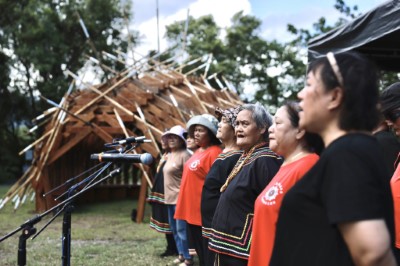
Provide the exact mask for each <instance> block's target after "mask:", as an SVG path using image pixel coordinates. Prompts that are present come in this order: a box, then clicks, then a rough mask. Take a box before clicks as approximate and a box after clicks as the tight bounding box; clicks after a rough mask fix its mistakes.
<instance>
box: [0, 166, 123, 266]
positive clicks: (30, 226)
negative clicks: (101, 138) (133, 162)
mask: <svg viewBox="0 0 400 266" xmlns="http://www.w3.org/2000/svg"><path fill="white" fill-rule="evenodd" d="M120 172H121V169H120V168H117V169H115V170H113V171H111V172H110V173H109V174H108V175H107V176H105V177H103V178H101V179H99V180H98V181H96V182H94V183H92V184H91V185H90V186H87V187H86V188H85V189H83V190H81V191H79V192H77V193H76V194H74V195H73V196H71V197H69V198H67V199H65V200H64V201H62V202H60V203H59V204H57V205H56V206H54V207H52V208H50V209H48V210H47V211H45V212H43V213H42V214H39V215H36V216H35V217H33V218H31V219H29V220H27V221H26V222H24V223H23V224H21V225H20V226H19V227H18V228H16V229H14V230H13V231H11V232H10V233H8V234H7V235H5V236H3V237H1V238H0V243H1V242H3V241H4V240H6V239H7V238H9V237H11V236H13V235H14V234H16V233H18V232H19V231H21V230H22V233H21V236H20V242H19V245H18V266H24V265H26V240H27V239H28V238H29V237H30V236H31V235H32V234H34V233H35V232H36V228H35V227H34V225H35V224H37V223H38V222H40V221H41V220H42V218H43V217H44V216H46V215H48V214H49V213H52V212H53V211H54V210H56V209H58V208H59V207H60V206H63V208H62V209H61V210H60V211H59V212H58V214H59V213H61V211H62V210H63V209H64V208H65V205H66V204H67V203H70V202H71V201H72V200H74V199H75V198H76V197H78V196H80V195H81V194H83V193H84V192H86V191H87V190H89V189H91V188H93V187H94V186H96V185H98V184H100V183H101V182H103V181H105V180H106V179H108V178H110V177H113V176H115V175H117V174H119V173H120ZM54 219H55V217H53V218H52V219H51V221H53V220H54ZM47 225H48V224H47ZM47 225H46V226H45V227H47ZM45 227H44V228H45ZM44 228H43V229H44ZM43 229H42V230H41V231H39V233H40V232H42V231H43ZM39 233H37V234H36V236H37V235H38V234H39ZM36 236H34V237H36ZM34 237H33V238H34ZM33 238H32V239H33ZM68 262H69V260H68Z"/></svg>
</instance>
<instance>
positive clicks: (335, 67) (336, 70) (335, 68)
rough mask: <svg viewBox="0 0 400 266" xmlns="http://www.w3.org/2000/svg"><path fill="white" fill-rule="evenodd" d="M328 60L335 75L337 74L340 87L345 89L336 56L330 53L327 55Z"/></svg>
mask: <svg viewBox="0 0 400 266" xmlns="http://www.w3.org/2000/svg"><path fill="white" fill-rule="evenodd" d="M326 58H327V59H328V62H329V64H330V65H331V67H332V70H333V73H334V74H335V77H336V79H337V81H338V82H339V85H340V86H341V87H342V88H343V76H342V74H341V73H340V69H339V66H338V64H337V62H336V58H335V55H334V54H333V53H332V52H329V53H327V54H326Z"/></svg>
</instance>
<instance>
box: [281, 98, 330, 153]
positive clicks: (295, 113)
mask: <svg viewBox="0 0 400 266" xmlns="http://www.w3.org/2000/svg"><path fill="white" fill-rule="evenodd" d="M283 107H285V108H286V111H287V113H288V116H289V120H290V124H291V125H292V127H294V128H298V127H299V120H300V117H299V112H300V107H299V104H298V103H297V102H294V101H288V102H286V103H285V104H284V105H283ZM302 145H303V147H304V149H306V150H307V151H309V152H315V153H317V154H321V152H322V150H323V149H324V142H323V141H322V138H321V137H320V136H319V135H318V134H315V133H310V132H306V133H305V135H304V138H303V140H302Z"/></svg>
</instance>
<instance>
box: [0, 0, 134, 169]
mask: <svg viewBox="0 0 400 266" xmlns="http://www.w3.org/2000/svg"><path fill="white" fill-rule="evenodd" d="M121 2H122V1H119V0H104V1H95V0H82V1H77V0H69V1H66V0H56V1H54V0H29V1H27V0H16V1H7V0H0V63H1V66H2V67H1V70H0V71H1V72H0V75H1V76H2V77H4V76H7V77H8V79H7V78H4V79H2V80H1V83H0V86H1V87H0V89H1V91H0V94H1V95H0V97H1V101H2V105H1V114H4V116H3V117H2V120H3V121H2V123H1V125H2V127H1V128H0V140H1V142H2V143H8V142H9V141H10V139H18V140H19V142H13V143H14V148H13V149H15V150H16V149H20V148H21V145H22V144H21V143H20V142H21V141H23V139H21V138H20V137H19V136H18V132H19V131H20V128H21V126H24V125H27V126H30V121H31V119H32V118H33V117H34V116H36V115H38V114H39V113H41V112H42V111H43V110H44V109H47V108H48V105H47V103H44V102H43V101H38V97H37V95H38V94H41V95H43V96H45V97H46V98H49V99H51V100H53V101H55V102H58V101H59V100H60V99H61V97H62V96H63V94H64V93H65V92H66V91H67V89H68V86H69V83H70V79H68V77H67V76H66V75H65V74H64V70H66V69H69V70H71V71H72V72H77V71H78V70H79V69H80V68H81V67H82V66H83V64H84V62H85V61H86V60H87V58H86V56H92V57H95V58H97V59H98V60H100V61H101V62H103V63H105V64H107V65H112V64H114V63H113V62H112V61H106V59H104V58H102V57H101V56H100V52H101V51H103V50H104V51H108V52H112V51H115V50H117V49H120V50H125V49H126V47H127V45H128V42H130V43H135V41H136V38H135V36H137V35H136V34H134V38H133V40H128V39H127V38H124V37H121V34H122V30H123V26H124V25H125V24H124V20H126V19H129V13H126V12H125V11H124V9H129V6H128V5H122V4H121ZM79 16H80V18H82V21H84V23H85V25H86V28H87V31H88V33H89V35H90V39H87V38H86V36H85V33H84V32H83V30H82V28H81V25H80V23H79V20H78V19H79ZM117 67H121V66H116V68H117ZM10 74H12V75H11V76H10ZM106 74H107V73H106ZM10 77H11V78H10ZM15 150H13V152H12V153H10V152H8V153H7V154H12V155H11V157H16V156H18V155H17V154H16V153H15ZM0 159H1V163H0V164H1V165H3V164H4V160H3V159H4V158H0ZM14 159H15V158H14ZM14 159H13V160H11V159H10V161H13V162H17V161H18V160H17V159H15V160H14ZM9 165H14V164H12V163H11V164H9ZM16 165H17V166H18V165H19V164H18V163H17V164H16ZM19 168H20V167H19ZM0 171H1V170H0ZM2 174H3V175H4V174H5V175H8V174H10V173H9V172H8V171H6V173H2ZM19 174H20V173H19ZM10 175H11V176H16V175H15V173H12V174H10Z"/></svg>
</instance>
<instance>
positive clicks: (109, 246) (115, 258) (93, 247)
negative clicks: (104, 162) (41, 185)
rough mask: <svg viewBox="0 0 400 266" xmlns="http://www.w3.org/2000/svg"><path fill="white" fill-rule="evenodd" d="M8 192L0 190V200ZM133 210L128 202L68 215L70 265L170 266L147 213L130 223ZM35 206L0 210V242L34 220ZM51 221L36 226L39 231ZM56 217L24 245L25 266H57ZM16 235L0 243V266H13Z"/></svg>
mask: <svg viewBox="0 0 400 266" xmlns="http://www.w3.org/2000/svg"><path fill="white" fill-rule="evenodd" d="M6 191H7V187H4V186H0V195H1V196H2V195H4V193H5V192H6ZM133 208H136V202H134V201H131V200H124V201H116V202H108V203H97V204H92V205H84V206H77V207H76V208H75V210H74V211H73V213H72V223H71V239H72V242H71V265H85V266H86V265H96V266H100V265H172V261H173V259H174V257H167V258H160V257H159V254H161V253H162V252H163V251H164V250H165V247H166V241H165V236H164V235H163V234H160V233H157V232H155V231H154V230H152V229H150V228H149V225H148V224H149V212H150V210H151V209H150V207H149V206H146V213H145V219H144V221H143V223H141V224H137V223H135V222H132V220H131V217H130V214H131V211H132V209H133ZM33 210H34V203H33V202H26V203H25V204H23V205H21V206H20V207H19V208H18V209H17V210H16V211H14V206H13V205H12V204H7V205H6V206H5V207H4V208H3V209H2V210H0V237H3V236H5V235H6V234H8V233H10V232H12V231H13V230H15V229H17V228H19V226H20V225H21V224H23V223H24V222H25V221H27V220H28V219H31V218H33V217H34V216H35V215H36V214H35V213H34V212H33ZM50 218H51V214H50V215H47V216H45V217H43V219H42V221H40V222H39V223H37V224H36V226H35V227H36V229H37V230H40V229H41V228H42V227H43V226H44V225H45V223H46V222H47V221H48V220H49V219H50ZM62 219H63V215H62V214H61V215H60V216H59V217H58V218H56V219H55V220H54V221H53V222H52V223H51V224H50V225H49V226H48V227H47V228H46V229H45V230H44V231H43V232H42V233H41V234H40V235H39V236H38V237H37V238H35V239H34V240H31V239H28V240H27V242H26V247H27V250H26V253H27V256H26V257H27V265H61V256H62V242H61V235H62ZM20 235H21V232H20V231H19V232H17V233H15V234H14V235H13V236H11V237H9V238H7V239H5V240H4V241H3V242H1V243H0V264H1V265H4V266H5V265H18V263H17V261H18V260H17V254H18V239H19V236H20Z"/></svg>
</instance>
